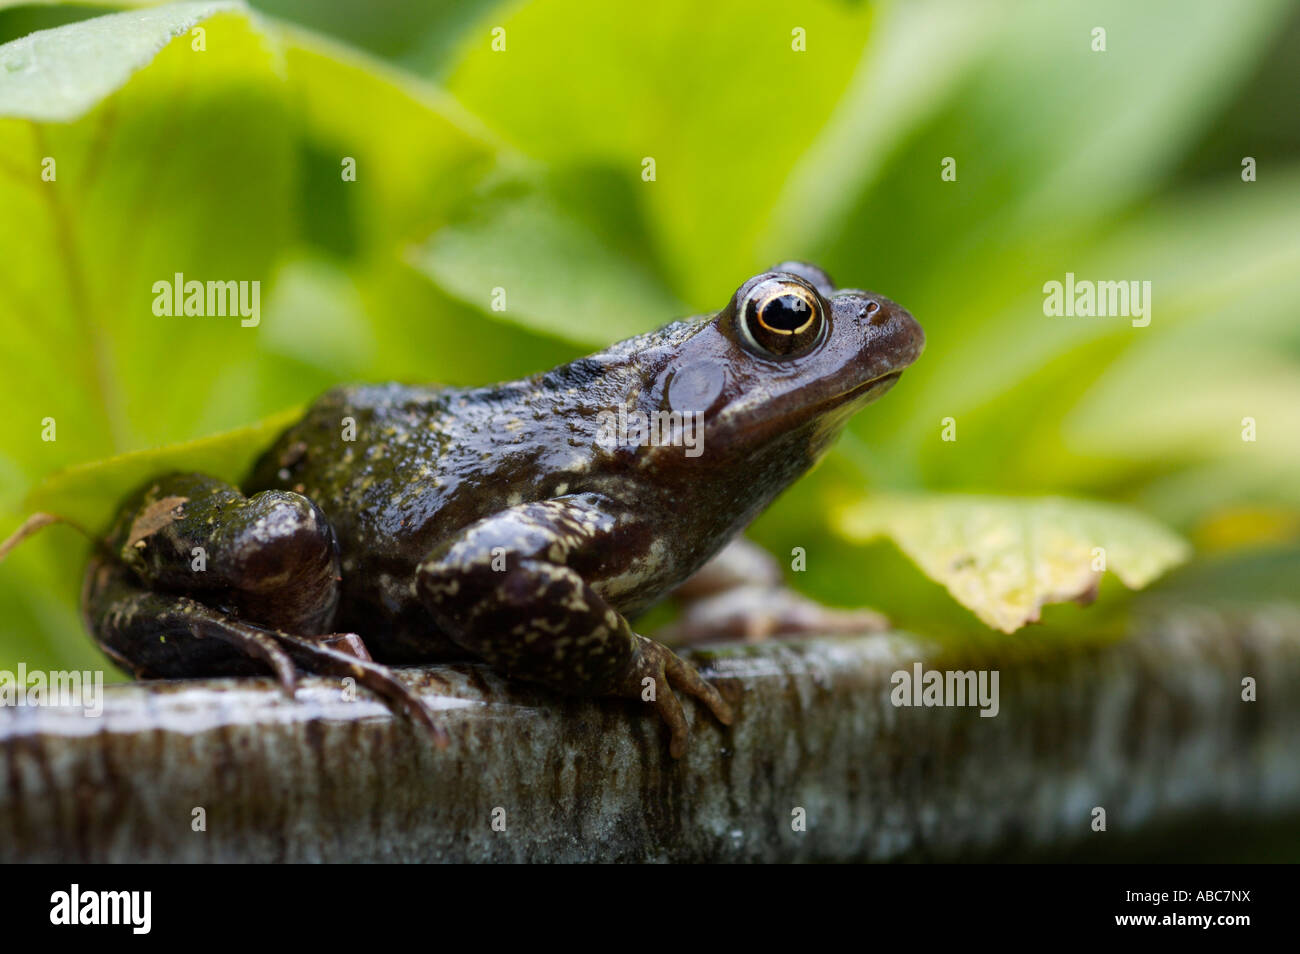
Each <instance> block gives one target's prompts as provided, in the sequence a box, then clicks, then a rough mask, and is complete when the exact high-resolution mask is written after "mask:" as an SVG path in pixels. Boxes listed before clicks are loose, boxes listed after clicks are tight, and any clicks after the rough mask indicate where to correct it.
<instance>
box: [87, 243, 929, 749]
mask: <svg viewBox="0 0 1300 954" xmlns="http://www.w3.org/2000/svg"><path fill="white" fill-rule="evenodd" d="M923 343H924V336H923V334H922V332H921V328H920V326H919V325H917V323H916V322H915V321H914V320H913V318H912V316H911V315H909V314H908V313H907V312H906V311H905V310H903V309H902V308H900V307H899V306H898V305H896V304H894V303H893V302H891V301H889V300H888V299H885V298H882V297H880V296H879V295H874V294H870V293H868V292H863V291H858V290H848V289H838V290H837V289H836V288H835V287H834V286H833V285H832V283H831V280H830V278H829V277H828V276H827V275H826V274H825V273H824V272H822V271H821V270H819V269H817V268H814V267H812V266H810V265H805V264H802V263H797V262H789V263H785V264H782V265H779V266H777V267H775V268H773V269H772V270H771V271H768V272H764V273H763V274H760V275H756V276H754V277H753V278H751V279H750V280H749V281H747V282H745V283H744V284H743V285H741V286H740V289H739V290H738V291H737V292H736V293H735V295H733V296H732V298H731V301H730V302H729V303H728V304H727V306H726V307H725V308H723V309H722V311H721V312H719V313H718V314H716V315H713V316H709V317H703V318H697V319H692V320H686V321H678V322H674V323H673V324H669V325H667V326H665V327H664V328H661V329H660V330H659V331H655V332H651V333H650V334H645V335H641V336H639V337H636V338H631V339H629V340H627V341H623V342H620V343H618V344H616V345H613V346H612V347H610V348H608V349H607V350H605V351H601V352H599V353H597V354H593V355H591V356H589V357H586V358H581V359H579V360H577V361H574V362H573V363H571V364H567V365H564V366H562V367H558V368H555V369H554V370H551V371H548V372H546V373H545V374H540V375H537V376H535V377H531V378H527V379H525V380H522V381H514V382H510V383H508V384H498V385H493V386H490V387H481V388H440V387H409V386H405V385H399V384H381V385H373V386H361V387H341V388H337V389H335V390H332V391H330V392H328V393H327V394H325V395H324V396H323V397H321V398H320V399H319V400H318V401H316V403H315V404H314V405H312V407H311V408H310V410H309V411H308V412H307V414H306V416H305V417H304V418H303V419H302V420H301V421H300V422H299V423H297V424H295V425H294V426H293V427H291V428H290V429H289V430H288V431H287V432H285V433H284V434H283V435H282V436H281V437H280V438H279V440H277V441H276V442H275V444H274V445H273V446H272V447H271V448H270V449H269V450H268V451H266V453H265V454H264V455H263V456H262V457H261V459H260V460H259V461H258V463H257V464H256V465H255V466H254V468H253V472H252V473H251V474H250V475H249V477H248V479H247V480H246V481H244V483H243V485H242V486H241V487H234V486H231V485H230V484H226V483H223V482H222V481H220V480H216V479H214V478H212V477H207V476H204V475H203V474H194V473H175V474H170V475H168V476H163V477H159V478H158V479H157V480H153V481H151V482H149V483H148V484H147V485H145V486H144V487H142V488H140V489H139V490H138V491H137V492H136V493H134V494H133V495H132V496H131V497H130V498H129V500H128V501H127V502H126V504H125V506H124V508H123V510H122V511H121V513H120V515H119V516H118V518H117V520H116V521H115V523H114V524H113V526H112V528H111V530H110V531H109V535H108V538H107V545H106V548H104V550H103V551H102V553H101V555H99V556H96V557H95V558H94V559H93V560H92V563H91V566H90V568H89V570H88V573H87V578H86V585H85V591H84V594H83V609H84V612H85V615H86V618H87V622H88V626H89V627H90V629H91V631H92V632H93V633H94V635H95V638H96V639H97V641H98V642H99V644H100V645H101V647H102V648H103V649H104V651H105V652H106V653H107V654H108V655H109V656H110V657H112V658H113V659H114V660H115V661H116V662H118V663H119V664H121V665H122V666H123V667H125V668H126V669H128V670H130V671H132V672H134V673H135V674H136V675H137V676H140V677H176V676H182V677H184V676H209V675H225V674H249V673H258V672H266V671H268V670H269V671H271V672H272V673H274V674H275V675H276V676H277V677H278V679H279V680H280V682H281V683H282V684H283V685H284V686H285V687H286V689H288V690H289V691H290V692H292V690H293V687H294V685H295V673H296V672H297V671H305V672H313V673H321V674H334V675H340V676H352V677H353V678H355V679H356V680H357V681H358V682H359V683H360V684H361V685H363V686H366V687H368V688H369V689H371V690H373V691H374V692H376V693H378V694H380V695H381V696H383V697H384V698H385V699H386V700H388V702H389V704H390V705H394V706H397V707H400V708H401V709H403V710H405V711H406V712H407V713H408V714H409V715H410V716H411V717H412V718H414V719H415V720H416V721H418V722H420V723H423V724H424V725H425V726H427V727H428V728H429V729H430V730H431V731H433V732H434V733H435V735H436V736H438V737H439V739H440V740H443V741H445V738H446V736H445V733H443V731H442V730H441V729H439V728H438V727H437V723H436V720H435V717H434V716H433V714H432V713H430V711H429V710H428V709H427V708H426V707H425V706H424V704H423V703H422V702H421V701H420V699H419V697H418V696H417V695H416V694H415V693H414V692H413V691H411V690H409V689H407V687H406V686H405V684H404V683H403V682H402V681H401V680H399V679H396V678H394V676H393V674H392V671H391V670H390V669H389V668H388V667H387V666H386V665H381V664H380V662H377V660H378V661H382V662H383V663H388V664H402V663H420V662H430V661H439V660H451V659H478V660H482V661H484V662H486V663H487V665H489V666H491V667H492V668H494V669H496V670H499V671H500V672H502V673H504V674H506V675H508V676H509V677H512V678H518V679H526V680H530V681H532V682H536V683H540V684H542V685H545V686H548V687H550V688H551V689H554V690H555V691H557V692H562V693H571V694H577V695H584V696H610V697H621V698H624V699H628V700H634V701H636V702H641V703H645V704H649V705H651V706H653V707H654V708H655V709H656V710H657V711H658V712H659V714H660V715H661V716H662V717H663V719H664V720H665V721H666V722H667V723H668V726H669V728H670V730H671V744H670V750H671V752H672V754H673V755H674V756H678V755H681V754H682V752H683V751H684V749H685V745H686V737H687V721H686V718H685V716H684V714H683V711H682V708H681V705H680V703H679V702H678V700H677V698H676V696H675V694H674V693H675V692H681V693H686V694H688V695H692V696H695V697H696V698H698V699H699V700H701V701H702V702H703V703H704V704H705V705H707V706H708V707H709V708H710V709H711V710H712V711H713V714H714V715H715V716H716V717H717V718H718V719H719V720H720V721H721V722H723V723H730V721H731V718H732V714H731V709H730V707H729V706H728V704H727V703H726V701H724V699H723V698H722V697H721V696H720V695H719V693H718V691H717V690H716V689H715V688H714V687H713V686H712V685H711V684H709V683H708V682H706V681H705V680H704V679H702V678H701V677H700V675H699V674H698V673H697V672H696V670H695V668H694V667H693V666H691V665H690V664H688V663H686V662H684V661H682V660H681V659H679V658H678V657H677V656H676V655H675V654H674V653H673V652H672V651H670V650H669V649H667V648H666V647H665V646H664V645H662V644H660V643H658V642H655V641H653V640H650V639H647V638H646V637H644V636H642V635H640V634H638V633H637V632H636V631H635V630H633V628H632V627H631V626H630V625H629V620H630V619H634V618H635V617H636V616H637V614H638V613H640V612H641V611H643V610H645V609H646V608H647V607H649V606H650V605H651V604H653V603H654V602H655V601H657V600H659V599H661V598H662V597H664V596H665V595H667V594H669V593H671V592H672V591H673V590H674V589H676V588H677V587H679V585H681V584H683V583H684V582H686V581H687V580H688V579H689V578H690V577H692V575H694V574H696V571H698V570H700V569H701V568H702V567H704V566H705V564H706V563H708V562H709V561H710V559H711V558H712V557H713V556H714V555H715V554H716V553H718V551H719V550H721V549H722V548H723V547H724V545H726V544H728V543H729V542H730V541H732V540H733V539H734V538H735V537H736V536H737V535H738V534H739V533H740V532H741V530H742V529H743V528H744V527H745V526H746V525H747V524H748V523H749V522H750V521H751V520H753V519H754V517H755V516H756V515H757V514H758V513H759V512H760V511H762V510H763V509H764V508H765V507H766V506H767V505H768V504H769V503H770V502H771V501H772V499H773V498H775V497H776V496H777V494H779V493H780V492H781V491H782V490H784V489H785V488H786V487H787V486H789V485H790V484H791V483H792V482H793V481H794V480H796V479H797V478H798V477H799V476H800V475H801V474H803V473H804V472H805V471H807V470H808V469H809V468H810V467H811V466H812V465H813V464H814V463H815V462H816V461H817V460H818V458H819V457H821V456H822V454H823V453H824V452H825V451H826V449H827V448H828V447H829V445H830V444H831V443H832V441H834V440H835V437H836V435H837V434H838V433H839V431H840V429H841V428H842V427H843V426H844V424H845V422H846V421H847V420H848V418H849V417H850V415H852V414H853V413H854V412H855V411H857V410H858V409H859V408H860V407H862V406H863V405H865V404H866V403H868V402H869V401H871V400H873V399H875V398H877V397H879V396H880V395H881V394H883V393H884V392H885V391H886V390H888V389H889V388H890V386H892V385H893V383H894V382H895V381H896V380H897V379H898V376H899V374H900V373H901V372H902V371H903V369H904V368H906V367H907V366H908V365H909V364H911V363H912V362H913V361H914V360H915V359H916V357H917V355H918V354H920V351H921V348H922V345H923ZM647 424H649V425H651V426H649V427H647V426H646V425H647ZM684 436H686V437H689V439H683V437H684ZM655 438H657V439H655ZM716 562H717V561H715V563H716ZM741 566H742V567H743V566H744V564H743V563H742V564H741ZM742 574H743V571H742ZM722 575H723V576H724V577H725V575H726V574H725V573H724V574H722ZM740 582H743V580H742V581H740ZM751 582H752V581H751Z"/></svg>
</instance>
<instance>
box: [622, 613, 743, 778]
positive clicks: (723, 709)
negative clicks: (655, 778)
mask: <svg viewBox="0 0 1300 954" xmlns="http://www.w3.org/2000/svg"><path fill="white" fill-rule="evenodd" d="M636 640H637V645H636V650H635V655H634V656H633V657H632V660H631V662H630V664H629V666H628V668H627V671H626V672H625V673H624V674H623V676H622V677H621V678H620V679H619V681H618V682H617V683H616V684H615V686H614V688H613V689H612V690H611V691H610V693H609V694H610V695H614V696H621V697H623V698H627V699H640V700H642V701H645V702H650V703H652V704H653V705H654V707H655V709H656V710H657V711H658V712H659V715H660V716H661V717H662V718H663V720H664V722H666V723H667V724H668V729H669V732H671V734H672V738H671V740H670V742H669V744H668V751H669V753H670V754H671V755H672V757H673V758H675V759H679V758H681V757H682V756H683V755H684V754H685V753H686V742H687V739H688V737H689V735H690V727H689V725H688V724H687V722H686V713H685V712H683V711H682V704H681V702H679V701H678V699H677V695H676V693H674V692H673V690H674V689H676V690H677V691H679V692H684V693H686V694H687V695H690V696H694V697H695V698H697V699H699V700H700V701H701V702H703V703H704V704H705V705H706V706H708V707H709V709H710V710H712V712H713V714H714V715H715V716H716V717H717V719H718V721H719V722H721V723H722V724H723V725H731V720H732V713H731V706H729V705H727V702H726V700H725V699H723V698H722V696H721V694H719V692H718V690H717V689H715V688H714V687H713V686H712V685H710V684H709V683H708V682H707V681H706V680H705V679H704V677H702V676H701V675H700V674H699V672H697V671H696V669H695V667H694V666H692V665H691V664H690V663H688V662H685V661H683V660H682V659H680V658H679V657H678V656H677V654H676V653H674V652H673V651H672V650H671V649H669V648H668V647H667V646H663V645H661V644H659V643H656V642H655V641H654V640H652V639H647V638H646V637H644V636H637V637H636Z"/></svg>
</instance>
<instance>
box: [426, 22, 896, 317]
mask: <svg viewBox="0 0 1300 954" xmlns="http://www.w3.org/2000/svg"><path fill="white" fill-rule="evenodd" d="M875 10H876V8H875V6H874V5H871V4H848V3H833V2H824V0H818V2H812V3H808V4H802V5H800V6H799V8H798V10H797V12H795V11H792V10H791V8H790V7H789V5H787V4H782V3H778V2H776V0H758V2H755V0H744V2H741V0H726V2H721V3H712V4H709V5H708V6H707V7H701V5H700V4H698V3H693V2H690V0H666V2H661V3H657V4H655V6H654V10H653V13H652V14H650V15H647V16H644V17H640V18H638V19H637V20H636V22H635V26H634V27H629V21H628V19H627V11H626V10H625V9H623V8H621V7H620V6H618V5H617V4H601V3H591V2H589V0H542V2H533V3H525V4H519V5H517V6H515V7H514V8H513V9H510V10H508V11H506V10H503V11H501V14H500V16H499V19H496V20H495V21H493V22H491V23H486V22H485V23H484V24H483V26H482V28H481V29H480V30H478V31H474V30H471V31H469V32H468V33H467V34H466V40H465V47H464V54H463V60H462V61H461V62H460V64H459V65H458V66H457V67H455V68H454V69H453V70H452V72H451V73H450V74H449V77H448V80H447V83H448V88H449V89H450V90H451V91H452V92H453V93H454V94H456V95H457V96H458V97H459V98H460V99H461V100H462V101H463V102H464V103H465V104H466V105H467V106H469V107H470V108H471V109H474V110H476V111H477V112H479V113H480V114H481V115H483V116H485V117H488V118H490V120H491V122H492V123H493V125H494V127H495V128H497V129H500V130H502V132H503V133H504V134H505V135H506V136H507V137H508V139H509V140H510V141H511V142H512V143H514V144H516V145H517V146H518V147H519V148H520V149H522V150H523V151H524V152H526V153H527V154H528V155H530V156H532V157H534V158H537V159H541V160H543V161H546V162H548V163H551V164H552V165H554V166H556V167H560V166H568V167H577V166H581V167H584V168H592V167H598V166H599V167H603V168H606V169H608V170H610V171H611V172H612V173H614V174H616V175H618V176H619V177H621V178H622V179H623V180H624V181H625V182H627V183H629V184H631V185H632V186H633V187H634V188H635V189H636V194H637V197H638V199H637V201H638V204H639V206H640V208H641V209H642V210H643V212H644V216H645V219H646V221H647V222H648V223H649V228H650V239H649V241H650V242H651V243H652V244H651V245H650V248H651V249H652V251H653V256H654V258H655V259H656V260H658V261H661V262H662V263H663V274H664V275H666V276H667V284H668V286H669V287H670V288H672V289H673V290H674V292H675V293H676V294H677V295H678V296H680V297H681V298H683V299H684V300H685V301H686V302H688V303H689V305H690V306H691V307H692V308H696V309H700V308H705V307H708V308H717V307H720V305H721V301H720V300H719V299H721V300H723V301H725V296H726V295H727V294H729V293H730V292H731V291H732V290H733V289H734V288H735V287H736V286H737V285H739V284H740V282H741V281H743V280H744V279H745V278H747V277H748V276H749V275H750V274H752V273H753V272H754V271H755V270H757V268H758V267H762V266H763V265H768V264H772V263H771V262H758V261H756V257H757V256H758V254H759V252H758V251H757V250H756V243H757V242H758V240H759V237H760V233H761V232H762V231H763V228H764V225H765V222H766V219H767V216H768V214H769V212H770V210H771V208H772V206H773V204H774V203H775V202H776V200H777V197H778V196H779V194H780V192H781V186H782V182H783V181H784V179H785V177H786V176H787V175H788V173H789V172H790V170H791V169H792V168H793V167H794V166H795V164H796V163H797V162H798V161H799V159H800V157H801V156H802V155H803V153H804V152H805V150H806V149H807V148H808V146H809V144H810V142H811V141H812V140H813V139H814V137H815V136H816V135H817V132H818V130H819V129H820V128H821V127H822V124H823V123H824V122H825V121H826V120H827V118H828V117H829V116H830V115H831V113H832V112H833V110H834V109H835V105H836V103H837V102H838V100H839V98H840V96H841V95H842V94H843V92H844V90H845V88H846V86H847V84H848V81H849V78H850V77H851V76H852V75H853V71H854V69H855V68H856V66H857V63H858V60H859V58H860V56H861V53H862V49H863V47H864V45H865V43H866V41H867V39H868V38H869V36H870V32H871V28H872V23H873V21H874V18H875V16H876V12H875ZM498 25H499V26H501V27H502V28H503V29H504V30H505V34H504V37H505V44H506V48H505V50H504V51H500V50H496V51H494V50H493V47H492V43H493V36H492V34H491V32H490V28H491V27H495V26H498ZM795 30H800V31H802V36H803V42H804V45H805V46H806V49H805V50H802V51H801V50H799V49H797V37H796V36H795V35H794V31H795ZM647 159H652V160H653V161H654V164H655V175H654V179H653V180H652V181H647V180H645V179H643V178H642V177H643V174H644V172H645V169H646V166H645V160H647ZM802 251H803V250H802V249H797V248H794V249H790V250H788V251H787V252H785V253H784V254H783V255H782V256H781V257H782V258H786V257H793V256H795V255H798V254H800V253H801V252H802Z"/></svg>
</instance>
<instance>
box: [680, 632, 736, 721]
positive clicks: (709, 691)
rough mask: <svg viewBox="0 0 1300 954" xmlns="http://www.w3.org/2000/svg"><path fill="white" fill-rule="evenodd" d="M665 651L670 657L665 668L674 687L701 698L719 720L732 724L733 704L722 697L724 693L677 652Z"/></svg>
mask: <svg viewBox="0 0 1300 954" xmlns="http://www.w3.org/2000/svg"><path fill="white" fill-rule="evenodd" d="M665 653H666V654H667V657H668V661H667V665H666V666H665V669H666V671H667V675H668V681H669V683H671V684H672V686H673V688H675V689H679V690H681V691H682V692H685V693H687V694H688V695H692V696H694V697H695V698H696V699H699V700H700V701H701V702H703V703H704V704H705V705H706V706H708V707H709V709H710V710H711V711H712V712H713V714H714V715H715V716H716V717H717V719H718V721H719V722H721V723H722V724H723V725H731V721H732V719H733V718H734V716H733V714H732V712H731V706H729V705H727V700H725V699H723V698H722V694H721V693H720V692H718V690H717V689H716V688H714V686H713V684H712V683H710V682H709V681H708V680H707V679H705V678H704V677H703V676H701V675H700V673H699V670H697V669H696V668H695V667H694V666H693V665H691V664H690V663H688V662H685V661H684V660H683V659H681V658H680V657H679V656H678V655H677V654H676V653H674V652H672V651H671V650H665Z"/></svg>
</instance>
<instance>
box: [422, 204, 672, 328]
mask: <svg viewBox="0 0 1300 954" xmlns="http://www.w3.org/2000/svg"><path fill="white" fill-rule="evenodd" d="M410 260H411V262H412V264H414V265H415V266H416V267H417V268H419V269H420V270H421V271H423V272H424V273H425V274H427V275H428V276H429V277H430V278H432V279H433V280H434V281H436V282H437V283H438V284H439V286H440V287H442V288H443V289H444V290H445V291H447V292H448V293H449V294H452V295H454V296H455V297H457V298H459V299H460V300H461V301H464V302H466V303H467V304H470V305H473V306H475V307H478V308H480V309H482V310H485V311H487V310H489V309H491V310H492V313H493V315H494V317H496V318H498V319H501V320H504V321H510V322H514V323H517V324H520V325H522V326H524V327H526V328H530V329H533V330H536V331H541V332H544V333H547V334H551V335H555V336H556V337H559V338H562V339H564V340H566V341H571V342H574V343H575V344H579V345H583V346H586V347H601V346H604V345H607V344H609V343H610V342H611V341H616V340H619V339H622V338H627V337H631V336H632V335H634V334H639V333H640V332H642V331H645V330H646V329H647V328H653V327H657V326H658V325H662V324H664V323H665V322H667V321H668V320H669V319H670V318H673V317H679V316H682V315H685V314H686V312H687V308H686V306H685V305H683V304H682V303H681V302H680V301H678V300H677V299H676V298H675V297H674V296H673V295H672V293H671V292H669V291H668V289H667V288H665V287H664V284H663V283H662V281H660V280H659V278H658V277H657V276H656V275H654V274H653V273H652V272H651V271H650V270H649V269H648V268H646V267H645V266H644V265H643V264H642V263H638V262H636V261H633V260H631V259H629V258H628V257H626V256H623V255H621V254H620V253H619V251H618V249H617V244H616V243H615V242H610V241H604V240H602V238H601V236H600V235H599V234H598V233H597V232H595V231H594V230H592V229H590V228H588V227H587V226H586V224H585V223H583V222H580V221H578V220H576V219H575V217H574V216H573V214H572V213H570V212H567V211H566V210H565V209H564V208H563V207H562V206H561V205H560V204H559V203H558V202H557V201H556V200H555V199H554V198H553V197H552V196H550V195H548V194H547V193H546V192H544V191H543V190H541V189H539V188H534V187H531V186H529V185H528V184H525V183H511V184H508V185H505V186H502V187H499V188H498V189H497V190H496V191H495V193H494V195H493V196H491V197H488V198H484V199H483V200H482V201H480V202H479V203H477V204H476V205H475V212H474V215H473V217H472V218H467V219H466V220H464V221H461V222H457V223H455V224H452V225H449V226H447V227H445V228H443V229H441V230H440V231H438V232H436V233H435V234H434V235H433V236H432V237H431V238H430V239H429V241H428V242H427V243H426V244H425V245H424V246H423V247H422V248H419V249H417V250H413V251H412V253H411V256H410ZM498 296H501V297H498ZM500 305H504V307H494V306H500Z"/></svg>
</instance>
